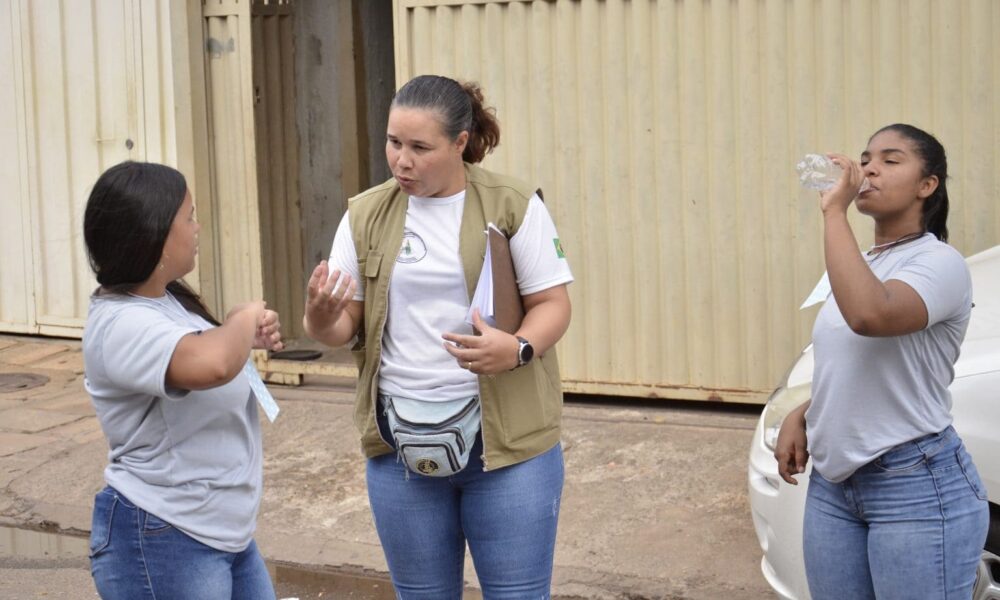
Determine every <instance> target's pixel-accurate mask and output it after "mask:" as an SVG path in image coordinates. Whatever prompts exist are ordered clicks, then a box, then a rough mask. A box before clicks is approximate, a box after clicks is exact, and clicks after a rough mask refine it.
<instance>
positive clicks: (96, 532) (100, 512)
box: [89, 490, 118, 558]
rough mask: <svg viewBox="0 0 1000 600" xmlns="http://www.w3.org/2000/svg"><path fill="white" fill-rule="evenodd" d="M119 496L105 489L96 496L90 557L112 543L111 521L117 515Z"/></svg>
mask: <svg viewBox="0 0 1000 600" xmlns="http://www.w3.org/2000/svg"><path fill="white" fill-rule="evenodd" d="M117 505H118V496H117V495H116V494H114V493H112V492H110V491H108V490H103V491H101V492H100V493H98V494H97V495H96V496H94V515H93V517H92V518H91V521H90V550H89V556H90V558H94V557H95V556H97V555H98V554H100V553H101V552H102V551H104V549H105V548H107V547H108V544H110V543H111V523H112V522H113V520H114V516H115V507H116V506H117Z"/></svg>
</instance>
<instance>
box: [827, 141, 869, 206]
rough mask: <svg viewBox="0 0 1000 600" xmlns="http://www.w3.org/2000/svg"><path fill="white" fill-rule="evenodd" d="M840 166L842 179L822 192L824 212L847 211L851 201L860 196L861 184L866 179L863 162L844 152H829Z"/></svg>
mask: <svg viewBox="0 0 1000 600" xmlns="http://www.w3.org/2000/svg"><path fill="white" fill-rule="evenodd" d="M827 156H828V157H830V160H832V161H833V162H834V163H835V164H836V165H837V166H838V167H840V168H841V169H843V172H842V173H841V174H840V179H838V180H837V183H836V184H834V186H833V187H832V188H830V189H829V190H827V191H825V192H820V208H821V209H822V210H823V212H827V211H829V210H841V211H844V212H847V208H848V207H849V206H850V205H851V202H853V201H854V199H855V198H857V197H858V192H859V191H860V190H861V184H862V183H863V182H864V180H865V173H864V170H863V169H862V168H861V164H860V163H858V162H857V161H855V160H851V159H850V158H848V157H847V156H845V155H843V154H827Z"/></svg>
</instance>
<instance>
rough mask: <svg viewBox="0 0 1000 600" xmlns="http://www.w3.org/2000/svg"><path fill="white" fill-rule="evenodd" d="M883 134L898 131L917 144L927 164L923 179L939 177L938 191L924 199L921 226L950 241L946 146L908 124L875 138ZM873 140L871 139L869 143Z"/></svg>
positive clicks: (891, 127)
mask: <svg viewBox="0 0 1000 600" xmlns="http://www.w3.org/2000/svg"><path fill="white" fill-rule="evenodd" d="M883 131H895V132H896V133H898V134H900V135H901V136H903V137H905V138H907V139H908V140H910V141H911V142H913V148H914V150H915V151H916V153H917V155H918V156H919V157H920V159H921V160H923V161H924V168H923V176H924V177H930V176H931V175H936V176H937V178H938V186H937V189H936V190H934V193H933V194H931V195H930V196H928V197H927V198H926V199H925V200H924V207H923V212H922V214H921V217H920V224H921V225H922V226H923V228H924V231H929V232H931V233H933V234H934V235H935V236H937V239H939V240H941V241H942V242H947V241H948V186H947V185H946V183H947V179H948V157H947V156H945V153H944V146H942V145H941V142H939V141H938V140H937V138H936V137H934V136H933V135H931V134H929V133H927V132H926V131H924V130H923V129H920V128H918V127H914V126H913V125H907V124H906V123H893V124H892V125H886V126H885V127H883V128H882V129H879V130H878V131H876V132H875V134H874V135H872V137H875V136H876V135H878V134H880V133H882V132H883ZM868 141H869V142H870V141H871V138H869V140H868Z"/></svg>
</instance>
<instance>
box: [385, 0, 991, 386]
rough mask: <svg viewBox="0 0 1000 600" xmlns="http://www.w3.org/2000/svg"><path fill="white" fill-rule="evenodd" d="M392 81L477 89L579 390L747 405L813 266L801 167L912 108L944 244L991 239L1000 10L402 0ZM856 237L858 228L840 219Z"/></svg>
mask: <svg viewBox="0 0 1000 600" xmlns="http://www.w3.org/2000/svg"><path fill="white" fill-rule="evenodd" d="M394 9H395V15H394V25H395V32H396V41H395V44H396V69H397V72H396V79H397V84H401V83H403V82H405V81H406V80H408V79H409V78H411V77H412V76H415V75H418V74H423V73H440V74H445V75H450V76H454V77H457V78H460V79H471V80H475V81H479V82H480V83H481V84H482V85H483V88H484V90H485V94H486V97H487V99H488V101H490V102H491V103H492V104H493V105H494V106H496V108H497V111H498V115H499V117H500V121H501V125H502V130H503V135H502V145H501V146H500V148H499V149H498V150H497V152H496V153H495V154H494V155H493V156H491V157H489V158H488V159H487V160H486V162H485V166H487V167H488V168H493V169H496V170H498V171H501V172H506V173H509V174H512V175H515V176H519V177H521V178H523V179H527V180H530V181H532V182H536V183H538V184H539V185H541V186H542V187H543V188H544V189H545V190H546V201H547V204H548V206H549V210H550V211H551V212H552V214H553V216H554V218H555V221H556V224H557V226H558V227H559V230H560V235H561V237H562V238H563V240H564V247H565V248H566V250H567V252H568V255H569V258H570V260H571V264H572V266H573V270H574V274H575V275H576V278H577V280H576V282H575V283H574V284H573V285H572V286H571V287H570V292H571V296H572V299H573V305H574V311H573V312H574V317H573V324H572V326H571V328H570V331H569V332H568V333H567V335H566V338H565V340H564V341H563V343H562V344H561V345H560V353H561V358H562V362H563V377H564V381H565V382H566V388H567V389H569V390H571V391H577V392H586V393H600V394H626V395H637V396H651V397H668V398H692V399H721V400H738V401H762V400H764V399H765V397H766V394H767V393H768V392H769V391H770V389H771V387H772V386H773V385H774V383H775V382H776V380H777V379H778V377H780V375H781V373H782V372H783V370H784V368H785V367H786V366H787V364H788V362H789V361H790V360H791V359H792V357H793V356H794V355H795V354H796V353H797V352H798V351H799V350H800V349H801V347H802V346H803V345H804V344H805V343H806V342H807V340H808V339H809V334H810V330H811V327H812V321H813V319H814V317H815V310H816V309H811V310H807V311H799V310H798V305H799V304H800V303H801V301H802V299H803V298H804V297H805V296H806V295H807V294H808V292H809V291H810V290H811V288H812V286H813V285H814V284H815V283H816V280H817V279H818V278H819V276H820V274H821V273H822V271H823V262H822V249H821V238H820V235H821V218H820V215H819V211H818V202H817V200H816V198H815V196H814V194H812V193H809V192H805V191H802V190H800V189H799V188H798V187H797V182H796V179H795V173H794V170H793V165H794V163H795V161H796V160H797V158H798V157H799V156H800V155H801V154H803V153H806V152H810V151H843V152H847V153H849V154H853V155H858V154H860V152H861V150H862V149H863V148H864V145H865V144H866V142H867V137H868V136H869V135H870V134H871V133H872V132H873V131H875V130H876V129H877V128H878V127H880V126H883V125H886V124H889V123H892V122H897V121H903V122H912V123H914V124H916V125H918V126H920V127H923V128H926V129H928V130H929V131H931V132H933V133H935V134H936V135H937V136H938V137H939V138H940V139H941V141H942V143H943V144H944V145H945V148H946V149H947V150H948V152H949V155H950V161H951V176H952V177H951V181H949V190H950V192H951V194H950V195H951V198H952V218H951V220H950V228H951V232H952V237H951V240H952V243H953V244H954V245H955V246H956V247H958V248H959V250H961V251H962V252H963V253H964V254H971V253H974V252H977V251H979V250H982V249H984V248H987V247H989V246H992V245H994V244H997V243H998V242H1000V211H998V209H997V208H996V198H997V194H998V191H1000V179H998V177H1000V175H998V174H1000V127H998V118H1000V115H998V111H1000V106H998V103H997V101H996V98H997V96H998V92H1000V90H998V83H1000V69H998V68H997V65H1000V3H997V2H992V1H991V0H963V1H962V2H954V3H950V2H935V1H932V0H879V1H875V2H871V1H869V0H845V1H843V2H828V1H820V0H807V1H802V2H788V1H787V0H534V1H503V0H480V1H468V2H461V1H437V2H436V1H433V0H395V4H394ZM852 222H853V223H854V225H855V230H856V231H857V232H858V236H859V241H860V242H861V244H862V245H866V244H870V243H871V239H872V233H871V224H870V221H868V220H867V219H866V218H863V217H859V216H858V215H857V214H855V215H853V216H852Z"/></svg>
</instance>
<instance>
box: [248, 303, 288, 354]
mask: <svg viewBox="0 0 1000 600" xmlns="http://www.w3.org/2000/svg"><path fill="white" fill-rule="evenodd" d="M253 347H254V348H257V349H259V350H273V351H278V350H281V349H282V348H284V347H285V345H284V344H283V343H282V341H281V322H280V321H279V320H278V313H277V312H275V311H273V310H265V311H264V313H263V314H262V315H261V316H260V320H258V321H257V334H256V335H255V336H254V340H253Z"/></svg>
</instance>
